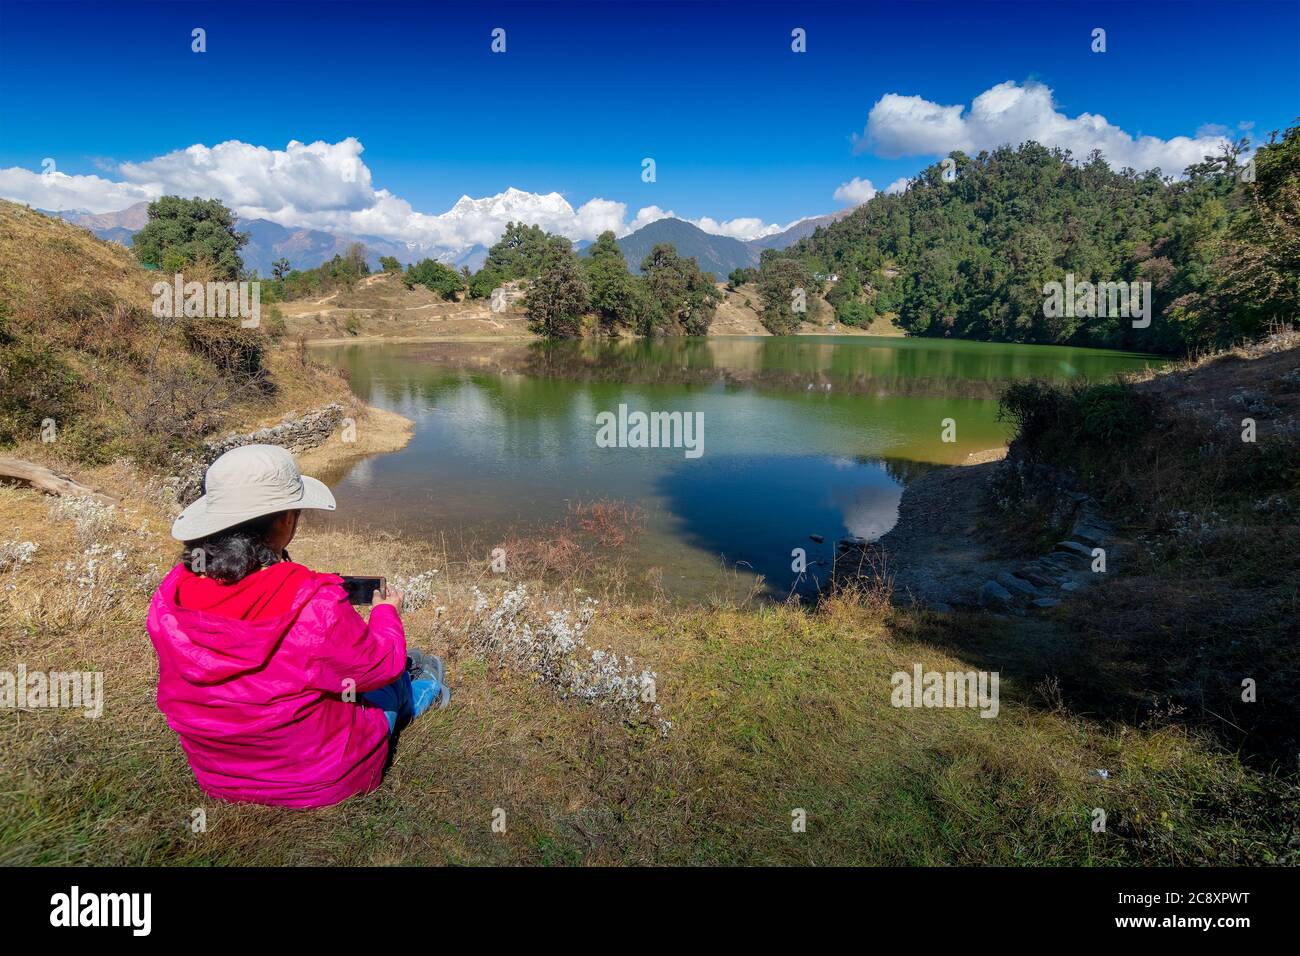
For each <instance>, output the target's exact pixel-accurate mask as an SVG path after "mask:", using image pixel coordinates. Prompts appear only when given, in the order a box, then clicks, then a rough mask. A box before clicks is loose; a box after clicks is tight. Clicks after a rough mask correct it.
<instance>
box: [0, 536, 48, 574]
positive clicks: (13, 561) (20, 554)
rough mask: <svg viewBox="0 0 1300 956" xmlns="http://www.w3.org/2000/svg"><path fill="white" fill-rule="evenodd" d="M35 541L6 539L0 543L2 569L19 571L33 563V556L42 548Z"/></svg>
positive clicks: (0, 569) (0, 566)
mask: <svg viewBox="0 0 1300 956" xmlns="http://www.w3.org/2000/svg"><path fill="white" fill-rule="evenodd" d="M40 547H41V546H40V545H39V544H37V543H36V542H35V541H5V542H3V543H0V571H17V570H18V569H19V568H21V567H22V566H23V565H24V564H31V563H32V556H33V555H35V554H36V552H37V551H39V550H40Z"/></svg>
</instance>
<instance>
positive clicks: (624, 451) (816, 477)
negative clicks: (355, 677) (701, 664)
mask: <svg viewBox="0 0 1300 956" xmlns="http://www.w3.org/2000/svg"><path fill="white" fill-rule="evenodd" d="M316 354H317V355H318V357H320V358H322V359H323V360H325V361H328V362H329V363H330V364H332V365H335V366H337V367H339V368H342V369H345V370H346V371H347V373H348V374H349V376H350V378H351V383H352V387H353V389H354V390H355V391H356V392H357V394H358V395H360V396H361V397H362V398H363V399H365V400H366V401H367V402H370V403H372V404H375V405H379V406H381V407H383V408H387V409H391V410H393V411H396V412H399V413H401V414H403V415H405V416H407V417H408V418H410V419H412V420H413V421H414V422H415V423H416V429H415V435H414V438H413V439H412V441H411V443H410V444H409V445H408V446H407V447H406V448H404V449H403V450H401V451H399V452H396V453H394V454H389V455H382V456H378V457H375V458H371V459H368V460H365V461H362V462H360V463H358V464H356V465H353V466H352V467H350V468H348V469H346V470H345V471H344V472H342V473H339V474H333V475H324V476H322V477H323V478H325V479H326V480H327V481H328V482H329V483H330V484H331V486H332V487H333V489H334V493H335V495H336V497H337V498H338V502H339V511H338V512H337V513H336V514H335V515H331V516H328V517H325V518H322V519H321V520H324V521H327V522H338V523H344V524H350V525H364V526H368V527H372V528H377V529H383V530H390V531H399V530H400V531H402V532H403V533H406V534H416V535H436V534H439V533H452V535H451V536H452V537H453V538H456V539H457V540H458V539H459V536H461V535H466V534H468V535H469V536H470V537H472V538H474V539H475V540H478V541H481V542H482V543H483V546H484V548H487V547H488V546H489V545H490V543H492V542H499V541H502V540H505V538H507V537H509V536H510V535H511V534H512V533H519V532H526V531H528V530H529V529H532V528H540V527H544V526H547V525H549V524H552V523H554V522H556V521H559V520H562V519H563V517H564V515H565V512H566V510H567V509H568V507H569V505H570V503H572V502H577V501H593V500H598V499H616V500H620V501H624V502H627V503H629V504H634V505H637V506H639V507H640V508H641V509H643V511H644V513H645V515H646V522H645V528H646V530H645V532H644V533H643V534H642V535H640V536H638V537H637V538H636V539H635V540H634V541H633V542H632V543H631V544H630V545H629V546H628V547H627V548H625V549H624V552H625V553H624V559H625V561H626V562H627V566H628V568H629V571H630V572H631V575H632V578H633V580H634V581H637V582H643V583H644V582H659V583H661V584H662V586H663V587H664V589H666V590H667V591H668V592H669V593H671V594H673V595H675V596H678V597H681V598H684V599H688V600H700V599H703V598H705V597H707V596H709V595H712V594H722V595H727V596H735V595H736V594H738V593H744V592H748V590H749V589H750V588H751V586H752V585H753V584H754V583H755V581H756V580H757V576H760V575H761V576H762V579H763V581H764V584H765V587H766V588H767V590H768V592H769V593H773V594H785V593H788V592H789V591H790V590H791V588H797V589H799V590H801V591H803V592H807V591H809V590H813V589H815V588H816V586H817V584H818V583H819V582H822V581H824V580H825V579H826V577H827V576H828V573H829V568H830V566H829V562H830V559H831V556H832V553H833V547H834V542H835V541H836V539H838V538H843V537H846V536H849V535H856V536H860V537H863V538H866V539H868V540H874V539H876V538H878V537H880V536H881V535H883V534H884V533H886V532H887V531H888V530H889V529H890V528H892V527H893V525H894V523H895V521H896V520H897V508H898V500H899V497H900V496H901V494H902V488H903V485H904V484H905V483H906V481H907V480H908V479H909V478H910V477H911V476H914V475H915V474H918V473H920V472H921V471H924V470H925V469H927V468H931V467H934V466H935V465H943V464H952V463H957V462H960V461H962V460H964V459H965V458H966V456H967V455H969V454H970V453H971V452H976V451H982V450H985V449H988V448H992V447H996V446H998V445H1001V444H1002V443H1003V442H1004V441H1005V438H1006V427H1005V425H1003V424H1002V423H999V422H998V421H997V418H996V412H997V400H996V399H997V395H998V393H999V391H1000V389H1001V388H1002V387H1004V386H1005V384H1006V383H1007V382H1010V381H1013V380H1017V379H1026V378H1045V379H1051V380H1066V379H1076V378H1084V377H1086V378H1088V379H1092V380H1104V379H1108V378H1110V377H1112V376H1113V375H1114V374H1115V373H1117V372H1120V371H1128V370H1134V369H1138V368H1141V367H1143V366H1145V365H1147V364H1149V363H1151V362H1153V361H1155V360H1154V359H1151V358H1150V357H1148V356H1141V355H1133V354H1129V353H1121V352H1109V351H1101V350H1094V349H1067V348H1058V347H1050V346H1022V345H1001V344H988V343H975V342H956V341H943V340H932V339H893V338H867V337H848V336H845V337H815V338H814V337H792V338H741V337H737V338H712V339H706V338H701V339H678V340H668V341H658V342H654V341H646V340H636V341H624V342H607V343H592V342H581V343H551V344H544V343H501V342H493V343H465V342H457V343H416V344H392V345H373V344H366V345H348V346H331V347H322V348H320V349H317V350H316ZM620 404H623V405H626V406H627V407H628V409H629V410H630V411H637V410H640V411H645V412H651V411H661V412H663V411H669V412H671V411H680V412H700V413H702V414H703V454H702V455H701V456H700V457H698V458H687V457H686V455H685V453H684V450H683V449H681V448H601V447H598V446H597V444H596V432H597V423H596V422H597V419H596V416H597V415H598V414H599V413H600V412H603V411H616V410H617V409H618V406H619V405H620ZM945 419H951V420H952V422H953V424H954V426H955V427H954V428H953V429H950V430H949V431H950V435H951V432H952V431H955V435H952V436H951V437H954V438H955V440H953V441H944V440H943V437H944V431H945V428H944V421H945ZM811 535H817V536H820V537H821V538H822V539H823V541H822V542H820V543H818V542H816V541H814V540H812V539H811V538H810V536H811ZM795 548H803V549H805V552H806V555H807V562H808V565H809V567H808V571H807V573H806V574H805V575H804V576H803V578H802V579H800V577H799V575H797V574H796V573H794V572H793V571H792V570H791V564H792V561H793V559H792V557H791V551H792V550H793V549H795ZM483 560H484V562H485V563H486V562H487V560H488V555H487V552H486V550H485V552H484V554H483ZM819 562H821V563H819Z"/></svg>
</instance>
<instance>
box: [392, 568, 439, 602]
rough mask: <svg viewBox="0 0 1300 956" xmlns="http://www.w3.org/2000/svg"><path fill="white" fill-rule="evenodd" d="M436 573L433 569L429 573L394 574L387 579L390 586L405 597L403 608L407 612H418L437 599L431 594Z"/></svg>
mask: <svg viewBox="0 0 1300 956" xmlns="http://www.w3.org/2000/svg"><path fill="white" fill-rule="evenodd" d="M437 573H438V570H437V569H436V568H435V569H433V570H431V571H421V572H420V573H419V574H412V575H409V576H408V575H405V574H396V575H394V576H393V577H391V578H389V580H388V583H389V585H390V586H392V587H395V588H397V590H399V591H401V592H402V594H403V595H405V597H404V598H403V606H404V607H405V609H406V610H408V611H418V610H419V609H420V608H422V607H426V606H428V605H430V604H432V603H433V601H434V599H435V598H436V597H437V595H436V594H434V593H433V584H434V580H435V578H434V575H436V574H437Z"/></svg>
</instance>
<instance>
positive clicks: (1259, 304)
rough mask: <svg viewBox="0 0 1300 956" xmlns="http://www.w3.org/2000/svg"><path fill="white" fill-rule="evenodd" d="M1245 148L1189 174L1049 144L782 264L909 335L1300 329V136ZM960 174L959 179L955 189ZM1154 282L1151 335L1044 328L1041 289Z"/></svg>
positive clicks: (1156, 338)
mask: <svg viewBox="0 0 1300 956" xmlns="http://www.w3.org/2000/svg"><path fill="white" fill-rule="evenodd" d="M1244 149H1245V144H1244V143H1240V144H1238V145H1237V147H1236V148H1235V149H1233V150H1232V151H1230V152H1228V153H1227V154H1226V155H1223V156H1220V157H1215V158H1207V160H1206V161H1205V162H1204V163H1200V164H1197V165H1195V166H1191V167H1188V169H1187V170H1186V178H1184V179H1181V180H1174V179H1172V178H1166V177H1164V176H1162V174H1161V172H1160V171H1159V170H1154V171H1149V172H1145V173H1137V172H1134V171H1133V170H1131V169H1124V170H1120V171H1118V172H1117V171H1115V170H1112V169H1111V168H1110V167H1109V166H1108V165H1107V163H1106V162H1105V160H1104V159H1103V158H1101V156H1100V155H1099V154H1096V153H1094V154H1093V155H1091V156H1089V157H1088V158H1087V159H1085V160H1083V161H1082V162H1080V161H1076V160H1075V159H1074V158H1073V157H1072V156H1071V155H1070V154H1069V153H1068V152H1063V151H1061V150H1059V149H1047V148H1045V147H1043V146H1040V145H1038V144H1037V143H1025V144H1023V145H1021V146H1020V147H1018V148H1011V147H1003V148H1000V149H997V150H994V151H993V152H981V153H980V154H979V155H978V156H975V157H973V158H972V157H970V156H967V155H965V154H963V153H960V152H958V153H953V154H952V156H951V159H952V160H953V161H954V162H955V167H953V166H952V165H951V164H950V165H949V169H948V175H947V176H945V168H944V164H942V163H941V164H936V165H934V166H931V167H929V168H927V169H926V170H924V171H923V172H922V173H921V174H920V175H919V176H918V177H917V178H916V179H915V180H914V181H913V182H912V184H911V185H910V186H909V188H908V189H907V190H906V192H905V193H903V194H900V195H883V194H882V195H878V196H876V197H874V198H873V199H872V200H870V201H869V202H867V203H865V204H864V205H862V206H860V207H859V208H858V209H857V210H855V211H854V212H853V213H852V214H851V215H849V216H847V217H846V218H844V219H842V220H840V221H838V222H835V223H832V224H831V225H829V226H827V227H825V228H823V229H819V230H818V231H817V232H816V233H815V234H814V235H812V236H810V237H808V238H806V239H804V240H802V241H801V242H799V243H797V244H795V245H794V246H791V247H790V248H789V249H787V250H785V251H784V252H781V253H771V252H769V253H765V255H764V263H765V269H766V268H770V265H769V264H772V263H775V262H776V261H779V260H780V259H785V258H791V259H796V260H799V261H801V262H802V263H803V265H804V266H805V268H806V269H807V271H808V272H810V273H813V274H818V273H821V274H828V275H834V276H836V277H837V278H838V282H836V283H835V287H834V288H833V289H832V290H831V293H830V294H829V296H828V298H829V299H830V301H832V303H833V304H834V305H835V307H836V312H837V317H838V318H839V319H840V320H841V321H843V322H845V323H846V324H850V325H864V324H866V323H867V322H870V321H871V319H872V318H873V317H874V316H875V315H877V314H882V313H889V312H896V313H898V316H899V322H900V324H901V325H902V326H903V328H905V329H906V330H907V331H908V332H909V333H910V334H913V335H926V336H951V337H955V338H970V339H987V340H994V341H1014V342H1036V343H1057V344H1064V343H1071V344H1078V345H1093V346H1107V347H1115V348H1128V349H1140V350H1144V351H1159V352H1183V351H1186V350H1188V349H1194V348H1199V347H1206V346H1217V345H1225V344H1227V343H1228V342H1231V341H1235V340H1239V339H1241V338H1251V337H1256V336H1258V335H1259V334H1261V333H1262V332H1263V331H1265V330H1266V329H1267V328H1268V327H1269V326H1270V325H1271V324H1273V323H1276V322H1278V321H1290V320H1294V318H1295V316H1296V311H1297V304H1298V303H1300V295H1298V287H1297V281H1298V280H1297V275H1300V127H1295V128H1292V129H1290V130H1288V131H1287V133H1286V134H1285V136H1284V137H1282V138H1280V139H1276V141H1275V142H1270V143H1269V144H1267V145H1265V146H1263V147H1262V148H1261V149H1260V150H1258V152H1256V153H1255V154H1254V156H1253V161H1251V162H1243V160H1244ZM954 173H955V176H954V175H953V174H954ZM1068 274H1073V277H1074V281H1075V282H1083V281H1089V282H1094V283H1096V282H1120V281H1124V282H1150V283H1151V292H1152V296H1153V304H1154V307H1153V309H1152V311H1151V316H1152V321H1151V323H1150V325H1149V327H1147V328H1134V327H1133V323H1132V321H1130V319H1129V318H1128V317H1121V316H1114V315H1109V316H1104V317H1101V316H1086V315H1075V316H1058V317H1051V318H1049V317H1047V316H1046V315H1045V314H1044V299H1045V294H1044V285H1045V284H1046V283H1049V282H1060V283H1065V282H1066V280H1067V275H1068Z"/></svg>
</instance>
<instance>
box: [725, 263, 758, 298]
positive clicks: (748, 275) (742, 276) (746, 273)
mask: <svg viewBox="0 0 1300 956" xmlns="http://www.w3.org/2000/svg"><path fill="white" fill-rule="evenodd" d="M757 278H758V270H757V269H750V268H747V267H745V266H742V267H740V268H739V269H732V270H731V274H730V275H729V276H727V288H728V289H730V290H731V291H732V292H735V291H736V290H737V289H739V288H740V287H741V286H742V285H744V284H745V283H746V282H753V281H754V280H755V279H757Z"/></svg>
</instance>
